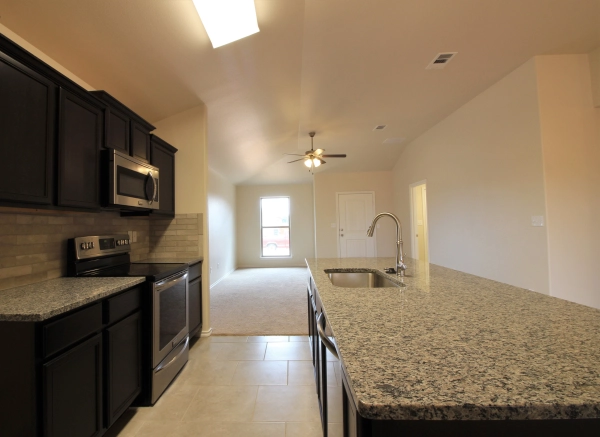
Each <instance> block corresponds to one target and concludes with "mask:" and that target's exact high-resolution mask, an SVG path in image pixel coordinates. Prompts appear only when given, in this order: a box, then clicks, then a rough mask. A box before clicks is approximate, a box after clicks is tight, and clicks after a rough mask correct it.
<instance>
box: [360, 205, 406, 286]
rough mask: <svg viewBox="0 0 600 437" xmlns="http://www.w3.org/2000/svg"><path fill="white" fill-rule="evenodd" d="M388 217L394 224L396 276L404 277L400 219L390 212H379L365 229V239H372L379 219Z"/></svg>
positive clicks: (404, 266) (404, 265)
mask: <svg viewBox="0 0 600 437" xmlns="http://www.w3.org/2000/svg"><path fill="white" fill-rule="evenodd" d="M384 216H387V217H390V218H391V219H392V220H394V222H395V223H396V267H395V270H396V274H397V275H400V276H404V271H405V270H406V264H404V243H403V242H402V224H401V223H400V219H398V217H396V216H395V215H394V214H392V213H391V212H381V213H379V214H377V215H376V216H375V218H374V219H373V222H372V223H371V226H369V229H367V237H372V236H373V233H374V232H375V225H376V224H377V222H378V221H379V219H380V218H381V217H384Z"/></svg>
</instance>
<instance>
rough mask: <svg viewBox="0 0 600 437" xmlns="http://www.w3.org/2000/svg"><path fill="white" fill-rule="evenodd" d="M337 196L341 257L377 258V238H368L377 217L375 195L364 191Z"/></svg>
mask: <svg viewBox="0 0 600 437" xmlns="http://www.w3.org/2000/svg"><path fill="white" fill-rule="evenodd" d="M336 195H337V215H338V254H339V257H340V258H356V257H361V258H372V257H375V256H377V248H376V245H375V237H373V238H371V237H367V229H368V228H369V226H370V225H371V221H372V220H373V218H374V217H375V193H374V192H373V191H362V192H354V193H336Z"/></svg>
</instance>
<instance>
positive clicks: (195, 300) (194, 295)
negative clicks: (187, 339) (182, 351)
mask: <svg viewBox="0 0 600 437" xmlns="http://www.w3.org/2000/svg"><path fill="white" fill-rule="evenodd" d="M188 320H189V323H190V336H191V335H193V334H196V333H197V332H198V330H200V328H202V278H197V279H194V280H193V281H191V282H190V285H189V318H188Z"/></svg>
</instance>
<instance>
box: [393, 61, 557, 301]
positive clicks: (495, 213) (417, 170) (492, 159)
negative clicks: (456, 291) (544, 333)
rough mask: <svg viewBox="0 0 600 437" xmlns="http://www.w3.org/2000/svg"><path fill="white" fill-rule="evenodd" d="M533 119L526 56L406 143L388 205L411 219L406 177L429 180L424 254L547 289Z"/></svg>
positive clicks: (532, 77)
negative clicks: (535, 223)
mask: <svg viewBox="0 0 600 437" xmlns="http://www.w3.org/2000/svg"><path fill="white" fill-rule="evenodd" d="M539 125H540V124H539V110H538V95H537V82H536V68H535V62H534V60H531V61H529V62H527V63H525V64H524V65H522V66H521V67H519V68H518V69H516V70H515V71H513V72H512V73H510V74H509V75H507V76H506V77H504V78H503V79H502V80H500V81H499V82H498V83H496V84H495V85H493V86H492V87H490V88H489V89H487V90H486V91H484V92H483V93H481V94H480V95H479V96H477V97H475V98H474V99H473V100H471V101H470V102H468V103H467V104H465V105H464V106H463V107H461V108H460V109H458V110H457V111H456V112H454V113H453V114H451V115H450V116H449V117H447V118H446V119H445V120H443V121H441V122H440V123H438V124H437V125H436V126H434V127H433V128H431V129H430V130H429V131H427V132H426V133H425V134H423V135H422V136H420V137H419V138H417V139H416V140H414V141H412V142H411V143H410V144H409V145H408V146H407V148H406V150H405V151H404V153H403V154H402V156H401V157H400V159H399V161H398V162H397V163H396V165H395V167H394V171H393V173H394V201H395V211H396V213H397V214H398V215H399V217H400V218H401V220H402V222H403V223H407V225H408V223H410V203H409V185H410V184H411V183H414V182H418V181H421V180H425V179H426V180H427V210H428V224H429V256H430V262H431V263H434V264H439V265H442V266H445V267H449V268H452V269H456V270H460V271H464V272H468V273H472V274H475V275H478V276H482V277H485V278H489V279H494V280H497V281H500V282H504V283H508V284H512V285H516V286H520V287H524V288H528V289H531V290H535V291H539V292H541V293H546V294H547V293H548V249H547V241H546V240H547V235H546V228H545V227H532V226H531V217H532V216H539V215H542V216H543V215H545V211H546V206H545V200H544V178H543V165H542V148H541V138H540V129H539ZM406 240H407V243H408V244H407V245H406V248H407V251H408V252H409V253H411V252H412V250H411V247H410V239H408V238H406Z"/></svg>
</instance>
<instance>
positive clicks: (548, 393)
mask: <svg viewBox="0 0 600 437" xmlns="http://www.w3.org/2000/svg"><path fill="white" fill-rule="evenodd" d="M393 264H394V260H393V259H392V258H343V259H333V258H331V259H308V260H307V265H308V268H309V270H310V272H311V274H312V276H313V279H314V281H315V285H316V287H317V290H318V293H319V296H320V298H321V301H322V303H323V308H324V311H325V314H326V316H327V320H328V321H329V326H330V328H331V329H332V331H333V334H334V337H335V340H336V343H337V347H338V352H339V354H340V359H341V362H342V365H343V367H344V371H345V373H346V375H347V376H348V380H349V383H350V386H351V387H350V388H351V393H352V396H353V398H354V401H355V403H356V405H357V408H358V411H359V413H360V414H361V416H363V417H365V418H368V419H393V420H410V419H415V420H417V419H426V420H442V419H445V420H478V419H499V420H500V419H513V420H521V419H568V418H569V419H575V418H600V310H597V309H593V308H590V307H586V306H583V305H579V304H575V303H572V302H568V301H565V300H562V299H558V298H553V297H550V296H546V295H543V294H540V293H536V292H532V291H528V290H525V289H522V288H517V287H513V286H511V285H507V284H503V283H500V282H495V281H491V280H488V279H484V278H480V277H477V276H473V275H469V274H466V273H462V272H458V271H455V270H451V269H447V268H443V267H439V266H436V265H433V264H425V263H419V262H418V261H415V260H412V259H408V260H407V264H408V270H407V275H408V276H407V277H405V278H404V279H402V281H403V282H404V283H405V284H406V287H399V288H379V289H360V288H353V289H351V288H341V287H335V286H333V285H332V284H331V282H330V280H329V277H328V276H327V274H326V273H325V272H324V270H325V269H335V268H360V267H363V268H364V267H366V268H375V269H378V270H383V268H384V267H389V266H391V265H393ZM387 276H388V277H392V278H396V276H395V275H387Z"/></svg>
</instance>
